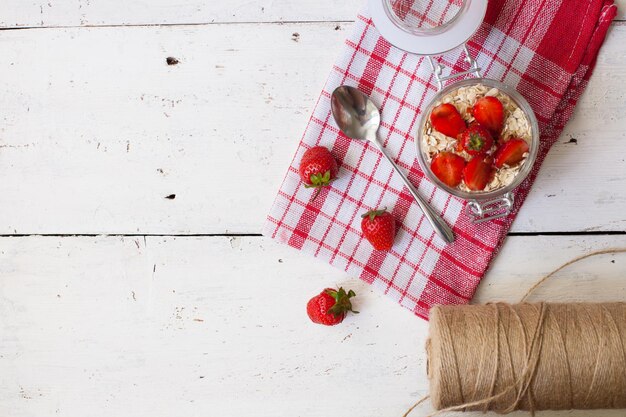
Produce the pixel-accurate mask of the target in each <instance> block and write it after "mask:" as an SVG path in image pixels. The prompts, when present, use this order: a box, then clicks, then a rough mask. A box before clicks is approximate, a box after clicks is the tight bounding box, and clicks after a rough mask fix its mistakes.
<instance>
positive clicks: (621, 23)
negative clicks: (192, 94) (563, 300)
mask: <svg viewBox="0 0 626 417" xmlns="http://www.w3.org/2000/svg"><path fill="white" fill-rule="evenodd" d="M354 22H355V21H354V20H303V21H300V20H275V21H269V22H255V21H245V22H190V23H128V24H125V23H119V24H102V25H50V26H20V27H0V31H3V30H30V29H35V30H36V29H83V28H85V29H97V28H129V27H173V26H217V25H315V24H329V23H336V24H348V25H350V24H353V23H354ZM611 25H612V26H624V25H626V19H620V18H615V19H614V20H613V22H611Z"/></svg>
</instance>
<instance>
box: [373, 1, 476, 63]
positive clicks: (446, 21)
mask: <svg viewBox="0 0 626 417" xmlns="http://www.w3.org/2000/svg"><path fill="white" fill-rule="evenodd" d="M369 8H370V13H371V15H372V20H373V21H374V25H375V26H376V28H377V29H378V31H379V32H380V34H381V35H382V36H383V38H385V39H386V40H387V41H388V42H389V43H391V44H392V45H394V46H395V47H397V48H400V49H402V50H404V51H407V52H411V53H415V54H418V55H441V54H443V53H444V52H447V51H449V50H451V49H454V48H456V47H457V46H460V45H462V44H464V43H465V42H466V41H467V40H468V39H469V38H470V37H471V36H472V35H473V34H474V33H475V32H476V30H478V28H479V27H480V25H481V23H482V21H483V19H484V17H485V11H486V10H487V0H370V1H369Z"/></svg>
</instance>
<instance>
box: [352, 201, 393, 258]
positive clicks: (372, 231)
mask: <svg viewBox="0 0 626 417" xmlns="http://www.w3.org/2000/svg"><path fill="white" fill-rule="evenodd" d="M361 217H362V218H363V219H362V220H361V231H362V232H363V236H365V238H366V239H367V240H368V241H369V242H370V243H371V244H372V246H373V247H374V249H376V250H390V249H391V247H392V246H393V240H394V238H395V237H396V219H395V218H394V217H393V216H392V215H391V213H389V212H387V211H386V208H384V209H382V210H370V211H368V212H367V213H365V214H363V215H362V216H361Z"/></svg>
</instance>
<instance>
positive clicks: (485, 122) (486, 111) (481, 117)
mask: <svg viewBox="0 0 626 417" xmlns="http://www.w3.org/2000/svg"><path fill="white" fill-rule="evenodd" d="M472 114H473V115H474V119H476V121H477V122H478V123H479V124H480V125H481V126H484V127H485V128H487V129H489V130H491V131H492V132H493V133H495V134H498V133H500V131H501V130H502V124H503V123H504V106H502V102H500V100H498V99H497V98H495V97H492V96H486V97H481V98H479V99H478V100H476V103H474V107H473V108H472Z"/></svg>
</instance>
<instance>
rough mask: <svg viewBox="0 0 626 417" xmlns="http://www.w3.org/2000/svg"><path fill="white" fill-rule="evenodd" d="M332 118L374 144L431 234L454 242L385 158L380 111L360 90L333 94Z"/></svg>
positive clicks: (348, 131) (342, 89) (343, 89)
mask: <svg viewBox="0 0 626 417" xmlns="http://www.w3.org/2000/svg"><path fill="white" fill-rule="evenodd" d="M330 104H331V110H332V113H333V117H334V119H335V122H336V123H337V126H339V129H340V130H341V131H342V132H343V133H344V134H345V135H346V136H348V137H349V138H352V139H357V140H367V141H369V142H371V143H373V144H375V145H376V146H377V147H378V149H379V150H380V151H381V152H382V154H383V155H384V156H385V157H386V158H387V160H388V161H389V162H390V163H391V166H393V168H394V169H395V170H396V172H397V173H398V175H400V177H401V178H402V179H403V180H404V183H405V184H406V186H407V188H408V189H409V192H410V193H411V195H412V196H413V198H414V199H415V201H416V202H417V204H418V205H419V206H420V208H421V209H422V212H423V213H424V215H425V216H426V219H427V220H428V222H429V223H430V225H431V226H432V227H433V230H434V231H435V232H436V233H437V235H439V237H441V238H442V239H443V240H444V241H445V242H447V243H452V242H453V241H454V233H453V232H452V229H451V228H450V226H448V224H447V223H446V222H445V221H444V220H443V219H442V218H441V216H439V214H437V213H436V212H435V211H434V210H433V208H432V207H431V206H430V205H428V203H427V202H426V201H424V199H423V198H422V197H421V196H420V195H419V194H418V193H417V190H416V189H415V187H414V186H413V184H411V182H410V181H409V179H408V178H407V177H406V175H405V174H404V172H402V171H401V170H400V168H399V167H398V165H396V163H395V161H394V160H393V159H392V158H391V157H390V156H389V155H388V154H387V152H386V151H385V148H384V146H383V145H382V144H381V143H380V142H379V141H378V138H377V135H376V132H377V131H378V128H379V126H380V111H378V108H377V107H376V105H375V104H374V103H373V102H372V101H371V100H370V98H369V97H368V96H367V95H365V94H364V93H363V92H361V91H360V90H359V89H357V88H354V87H350V86H348V85H342V86H339V87H337V88H336V89H335V91H333V94H332V96H331V100H330Z"/></svg>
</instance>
